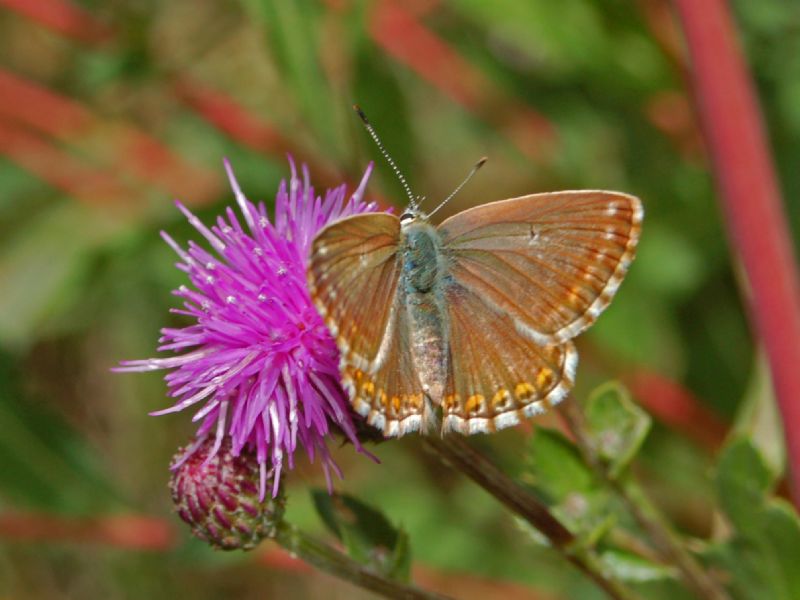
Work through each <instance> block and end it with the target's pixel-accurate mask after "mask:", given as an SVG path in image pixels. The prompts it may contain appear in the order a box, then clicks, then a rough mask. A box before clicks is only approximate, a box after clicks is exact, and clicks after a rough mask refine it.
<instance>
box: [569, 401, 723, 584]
mask: <svg viewBox="0 0 800 600" xmlns="http://www.w3.org/2000/svg"><path fill="white" fill-rule="evenodd" d="M559 411H560V412H561V415H562V416H563V417H564V421H565V422H566V424H567V427H568V428H569V430H570V432H571V433H572V435H573V436H574V437H575V443H576V444H577V446H578V449H579V450H580V452H581V454H582V455H583V458H584V461H585V462H586V463H587V464H588V465H589V466H590V467H591V469H592V470H593V471H594V473H595V475H596V476H597V477H598V478H599V479H600V480H601V481H604V482H605V483H606V484H607V485H608V486H609V487H610V488H611V489H612V490H613V491H614V492H615V493H616V494H617V495H618V496H619V497H620V498H621V499H622V501H623V502H624V503H625V505H626V506H627V507H628V510H630V512H631V515H632V516H633V518H634V519H635V520H636V522H637V523H638V524H639V526H640V527H641V528H642V529H643V530H644V531H646V532H647V534H648V536H649V537H650V539H651V541H652V542H653V544H654V546H655V548H656V550H657V551H658V552H659V554H660V555H661V557H662V560H664V561H665V562H668V563H670V564H674V565H675V566H676V567H677V568H678V570H679V572H680V574H681V577H682V578H683V581H684V583H685V584H686V585H687V586H688V587H689V588H690V589H692V590H693V591H694V592H695V594H696V595H697V596H698V597H699V598H705V599H708V600H729V599H730V596H729V595H728V593H727V591H725V589H724V588H723V587H722V586H721V585H720V584H719V582H717V581H716V580H715V579H714V578H713V577H711V576H710V575H709V574H708V573H706V571H705V570H703V568H702V567H701V566H700V564H699V563H698V562H697V561H696V560H695V559H694V557H693V556H692V555H691V554H690V553H689V551H688V550H687V549H686V548H685V546H684V545H683V542H682V541H681V539H680V537H679V536H678V534H677V533H675V531H674V530H673V529H672V527H670V525H669V523H668V522H667V520H666V519H665V518H664V517H663V516H662V515H661V513H660V512H659V511H658V509H657V508H656V507H655V505H654V504H653V503H652V502H651V501H650V499H649V498H648V497H647V495H646V494H645V492H644V490H642V488H641V487H639V485H638V484H636V482H635V481H634V480H633V479H631V478H627V479H626V480H625V481H624V482H623V481H620V480H619V479H616V478H614V477H611V476H610V474H609V472H608V469H607V468H606V466H605V464H604V463H603V461H602V460H601V459H600V457H599V456H598V454H597V450H596V448H595V445H594V442H593V441H592V438H591V436H590V435H589V429H588V427H587V425H586V416H585V415H584V414H583V411H582V410H581V407H580V406H579V405H578V403H577V401H576V400H575V399H574V398H573V397H571V396H568V397H567V398H566V399H565V400H564V401H563V402H562V403H561V404H560V405H559Z"/></svg>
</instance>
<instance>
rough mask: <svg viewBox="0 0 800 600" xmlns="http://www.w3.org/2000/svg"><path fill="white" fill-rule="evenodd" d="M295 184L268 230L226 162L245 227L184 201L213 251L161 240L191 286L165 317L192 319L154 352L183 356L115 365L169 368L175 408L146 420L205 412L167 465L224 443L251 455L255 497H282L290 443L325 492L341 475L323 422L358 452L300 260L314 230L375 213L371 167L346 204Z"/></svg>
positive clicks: (335, 358) (281, 196)
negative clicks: (210, 221) (368, 195)
mask: <svg viewBox="0 0 800 600" xmlns="http://www.w3.org/2000/svg"><path fill="white" fill-rule="evenodd" d="M289 163H290V167H291V179H290V181H289V186H288V189H287V186H286V182H285V181H282V182H281V185H280V188H279V189H278V194H277V197H276V199H275V222H274V224H273V223H270V221H269V218H268V216H267V210H266V207H265V206H264V204H263V203H259V204H258V206H256V205H254V204H253V203H252V202H250V201H249V200H247V198H245V196H244V194H243V193H242V191H241V189H240V188H239V184H238V182H237V181H236V178H235V177H234V174H233V171H232V169H231V166H230V164H229V163H228V161H227V160H226V161H225V170H226V171H227V174H228V178H229V179H230V183H231V187H232V188H233V192H234V195H235V197H236V202H237V204H238V205H239V209H240V211H241V213H242V215H243V217H244V227H243V226H242V224H240V222H239V220H238V219H237V216H236V214H235V213H234V211H233V209H231V208H228V209H227V210H226V213H225V217H219V218H218V219H217V223H216V225H214V226H212V227H211V228H207V227H206V226H205V225H203V224H202V223H201V222H200V220H199V219H198V218H197V217H196V216H195V215H193V214H192V213H191V212H189V210H188V209H187V208H186V207H185V206H183V205H182V204H181V203H180V202H176V204H177V206H178V208H179V209H180V210H181V212H183V214H184V215H186V217H187V219H188V220H189V222H190V223H191V224H192V225H193V226H194V227H195V228H196V229H197V230H198V231H199V232H200V233H201V234H202V235H203V237H205V238H206V240H207V241H208V242H209V244H210V245H211V247H212V248H213V250H214V252H215V253H216V254H212V253H211V252H209V251H207V250H206V249H204V248H203V247H202V246H200V245H198V244H195V243H194V242H189V246H188V249H187V250H184V249H182V248H181V247H180V246H178V244H177V243H176V242H175V241H174V240H173V239H172V238H171V237H170V236H169V235H167V234H166V233H164V232H162V233H161V236H162V237H163V238H164V240H165V241H166V242H167V244H169V245H170V246H171V247H172V249H173V250H175V252H176V253H177V254H178V256H179V257H180V258H181V262H179V263H178V264H177V266H178V268H179V269H181V270H182V271H185V272H186V273H187V274H188V275H189V279H190V280H191V283H192V287H191V288H190V287H187V286H185V285H184V286H181V287H180V288H178V289H177V290H175V292H174V293H175V295H177V296H180V297H181V298H183V299H184V304H183V308H182V309H172V312H175V313H178V314H182V315H186V316H188V317H190V318H192V319H193V320H194V321H195V322H194V323H192V324H191V325H188V326H186V327H183V328H181V329H170V328H165V329H162V330H161V331H162V337H161V339H160V340H159V341H160V342H161V346H160V347H159V348H158V349H159V351H168V350H169V351H173V352H179V353H182V354H180V355H179V356H175V357H171V358H150V359H146V360H132V361H123V362H122V363H121V366H120V367H118V368H117V369H116V370H117V371H151V370H156V369H172V371H171V372H170V373H168V374H167V375H166V376H165V380H166V382H167V384H168V386H169V389H170V396H172V397H173V398H176V402H175V404H174V405H173V406H171V407H170V408H166V409H164V410H160V411H157V412H154V413H151V414H153V415H163V414H167V413H173V412H178V411H181V410H184V409H187V408H190V407H197V406H202V407H201V408H200V410H198V411H197V413H196V414H195V415H194V418H193V421H200V427H199V429H198V431H197V440H196V441H195V442H194V444H192V445H191V446H190V447H189V448H188V449H187V451H186V453H185V454H184V456H183V458H182V459H181V460H179V461H176V462H175V463H174V464H173V465H172V469H173V470H176V469H178V468H179V467H180V466H181V464H183V462H185V461H186V460H188V459H189V458H190V457H191V456H192V454H193V453H194V452H195V451H196V450H197V449H198V448H199V447H200V446H202V445H203V444H204V442H206V441H207V440H208V439H209V436H211V435H213V436H214V445H213V447H212V449H211V451H210V452H209V454H208V458H207V459H206V460H209V459H211V458H213V457H214V456H215V455H216V453H217V452H218V451H219V449H220V447H221V446H222V442H223V440H224V439H225V436H226V435H227V436H229V437H230V442H231V443H230V451H231V453H232V454H233V455H234V456H239V454H240V453H241V452H242V451H243V450H246V451H251V452H254V453H255V455H256V458H257V461H258V464H259V468H260V479H261V484H260V489H259V494H260V497H261V498H262V499H263V498H264V496H265V492H266V489H265V488H266V481H267V479H268V478H271V479H272V480H273V481H274V485H273V489H272V495H273V497H275V496H276V495H277V493H278V489H279V484H280V476H281V471H282V469H283V465H284V461H286V465H287V467H288V468H289V469H292V468H293V467H294V453H295V450H296V449H297V445H298V441H299V442H300V444H301V445H302V446H303V448H305V451H306V452H307V454H308V457H309V460H311V461H312V462H313V460H314V458H315V457H316V456H319V459H320V462H321V464H322V468H323V470H324V472H325V478H326V480H327V482H328V487H329V488H330V487H331V474H330V472H331V470H333V471H334V472H336V474H337V475H338V476H339V477H341V471H340V470H339V468H338V466H337V465H336V464H335V462H334V461H333V459H332V458H331V455H330V452H329V451H328V447H327V445H326V437H327V436H328V434H329V432H330V422H332V423H334V424H336V425H337V426H338V427H339V428H340V429H341V430H342V431H343V432H344V434H345V435H346V436H347V438H348V439H349V440H350V441H351V442H352V443H353V445H354V446H355V447H356V449H358V450H359V451H363V450H362V448H361V445H360V444H359V441H358V439H357V438H356V433H355V429H354V426H353V422H352V420H351V416H350V414H351V413H350V407H349V403H348V401H347V398H346V396H345V394H344V392H343V390H342V388H341V386H340V383H339V353H338V350H337V348H336V344H335V343H334V341H333V339H332V338H331V336H330V333H329V332H328V330H327V328H326V327H325V324H324V322H323V321H322V318H321V317H320V316H319V315H318V314H317V311H316V309H315V308H314V305H313V304H312V302H311V298H310V296H309V293H308V289H307V287H306V258H307V255H308V251H309V247H310V245H311V242H312V241H313V239H314V236H315V235H316V234H317V232H318V231H319V230H320V229H321V228H322V227H324V226H325V225H327V224H328V223H330V222H332V221H335V220H337V219H341V218H343V217H347V216H350V215H354V214H358V213H363V212H368V211H375V210H377V205H376V204H375V203H374V202H373V203H365V202H364V201H363V200H362V198H363V195H364V189H365V187H366V184H367V179H368V178H369V175H370V173H371V171H372V164H370V165H369V166H368V167H367V170H366V172H365V173H364V176H363V178H362V179H361V182H360V184H359V185H358V187H357V188H356V190H355V192H353V194H352V196H351V197H350V199H349V200H346V198H345V187H346V186H345V185H344V184H343V185H341V186H339V187H337V188H335V189H332V190H328V191H327V192H326V193H325V197H324V199H323V198H322V197H318V196H315V195H314V189H313V188H312V187H311V185H310V184H309V175H308V169H307V168H306V167H305V165H303V180H302V181H300V179H298V177H297V173H296V169H295V165H294V162H293V161H292V160H291V159H290V161H289Z"/></svg>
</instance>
